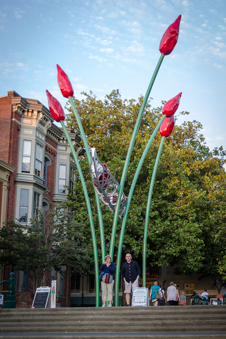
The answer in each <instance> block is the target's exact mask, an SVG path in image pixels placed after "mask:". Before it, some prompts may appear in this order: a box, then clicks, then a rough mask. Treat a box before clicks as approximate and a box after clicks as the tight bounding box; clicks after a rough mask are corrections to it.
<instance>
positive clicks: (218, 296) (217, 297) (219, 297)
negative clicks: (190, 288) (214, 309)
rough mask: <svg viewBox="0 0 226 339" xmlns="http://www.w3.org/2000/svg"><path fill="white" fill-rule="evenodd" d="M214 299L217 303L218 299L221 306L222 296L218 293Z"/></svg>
mask: <svg viewBox="0 0 226 339" xmlns="http://www.w3.org/2000/svg"><path fill="white" fill-rule="evenodd" d="M216 299H217V301H218V299H220V303H221V304H223V299H224V298H223V295H222V294H220V293H218V294H217V295H216Z"/></svg>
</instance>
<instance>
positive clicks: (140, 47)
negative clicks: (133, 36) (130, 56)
mask: <svg viewBox="0 0 226 339" xmlns="http://www.w3.org/2000/svg"><path fill="white" fill-rule="evenodd" d="M128 51H131V52H136V53H137V52H138V53H143V51H144V47H143V45H142V44H140V43H139V42H137V41H136V40H134V41H133V42H132V45H130V46H129V47H128Z"/></svg>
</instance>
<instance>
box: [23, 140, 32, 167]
mask: <svg viewBox="0 0 226 339" xmlns="http://www.w3.org/2000/svg"><path fill="white" fill-rule="evenodd" d="M25 142H29V143H30V154H29V153H27V154H26V153H25V150H24V148H25ZM31 147H32V141H31V140H27V139H24V140H23V151H22V166H21V172H23V173H31ZM24 158H29V159H30V161H29V171H26V170H23V164H28V163H25V162H24V161H23V159H24Z"/></svg>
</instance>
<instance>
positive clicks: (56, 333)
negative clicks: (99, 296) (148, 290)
mask: <svg viewBox="0 0 226 339" xmlns="http://www.w3.org/2000/svg"><path fill="white" fill-rule="evenodd" d="M15 337H18V338H26V339H29V338H50V337H51V338H55V339H58V338H59V339H60V338H94V337H95V338H101V337H109V338H159V339H161V338H168V337H169V338H201V337H202V338H207V337H212V338H226V306H171V307H168V306H166V307H112V308H94V307H93V308H77V307H75V308H58V309H1V310H0V338H1V339H3V338H7V339H11V338H15Z"/></svg>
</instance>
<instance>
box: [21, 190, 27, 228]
mask: <svg viewBox="0 0 226 339" xmlns="http://www.w3.org/2000/svg"><path fill="white" fill-rule="evenodd" d="M22 191H27V192H26V193H27V205H21V200H22V199H21V194H22ZM24 208H27V220H25V221H21V220H20V219H21V218H22V217H23V216H21V209H24ZM28 209H29V189H26V188H21V189H20V205H19V222H20V223H21V224H27V223H28Z"/></svg>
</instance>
